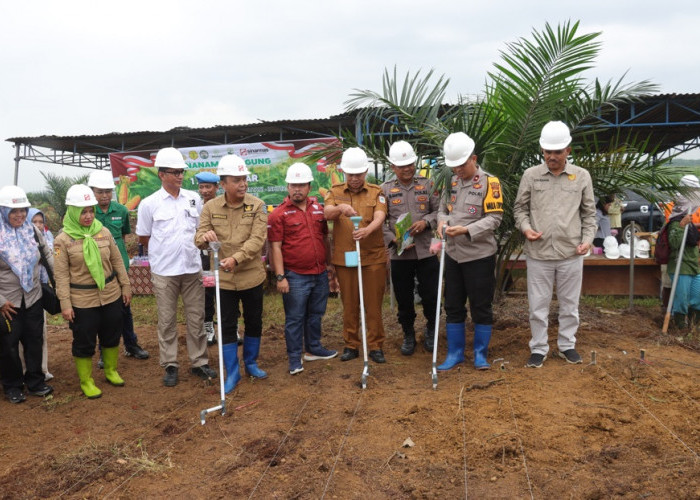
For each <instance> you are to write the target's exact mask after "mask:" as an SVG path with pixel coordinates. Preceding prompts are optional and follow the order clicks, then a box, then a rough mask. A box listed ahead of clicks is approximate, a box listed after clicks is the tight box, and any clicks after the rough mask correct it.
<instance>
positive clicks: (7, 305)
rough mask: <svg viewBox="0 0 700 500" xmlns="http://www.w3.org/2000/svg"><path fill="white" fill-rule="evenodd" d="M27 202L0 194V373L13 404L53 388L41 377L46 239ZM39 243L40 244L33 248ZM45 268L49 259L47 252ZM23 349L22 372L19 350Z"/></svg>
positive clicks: (14, 193)
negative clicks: (41, 275) (30, 215)
mask: <svg viewBox="0 0 700 500" xmlns="http://www.w3.org/2000/svg"><path fill="white" fill-rule="evenodd" d="M28 207H29V200H28V199H27V195H26V194H25V192H24V191H23V190H22V188H19V187H17V186H5V187H3V188H1V189H0V313H1V314H2V318H0V373H1V375H2V386H3V389H4V391H5V397H6V398H7V399H8V400H9V401H10V402H11V403H21V402H22V401H24V400H25V399H26V397H25V395H24V386H25V385H26V386H27V392H28V393H29V394H31V395H33V396H46V395H48V394H51V393H52V392H53V388H52V387H51V386H50V385H47V384H46V382H45V381H44V374H43V373H42V372H41V344H42V339H43V328H44V310H43V308H42V306H41V282H40V281H39V267H40V263H39V259H40V257H39V243H40V244H41V245H43V246H46V240H45V239H44V236H43V235H42V234H40V233H39V232H38V231H36V230H35V229H34V226H33V225H32V223H31V222H29V221H28V220H27V208H28ZM37 239H38V240H39V243H37ZM47 254H48V255H47V256H46V257H47V259H48V263H49V265H53V258H52V257H51V254H50V253H49V252H47ZM20 342H21V343H22V346H23V348H24V363H25V366H26V371H24V372H23V370H22V362H21V360H20V355H19V344H20Z"/></svg>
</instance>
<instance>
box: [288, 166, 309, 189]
mask: <svg viewBox="0 0 700 500" xmlns="http://www.w3.org/2000/svg"><path fill="white" fill-rule="evenodd" d="M313 180H314V176H313V174H312V173H311V169H310V168H309V166H308V165H306V164H305V163H293V164H292V165H290V166H289V168H288V169H287V177H286V178H285V179H284V182H286V183H287V184H305V183H307V182H313Z"/></svg>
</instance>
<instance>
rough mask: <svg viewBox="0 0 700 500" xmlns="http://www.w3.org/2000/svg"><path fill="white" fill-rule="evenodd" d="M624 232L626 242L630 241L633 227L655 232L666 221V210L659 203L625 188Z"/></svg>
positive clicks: (622, 237)
mask: <svg viewBox="0 0 700 500" xmlns="http://www.w3.org/2000/svg"><path fill="white" fill-rule="evenodd" d="M621 198H622V206H623V207H624V211H623V212H622V234H621V235H620V237H621V239H622V241H623V242H624V243H629V241H630V239H631V236H632V228H633V227H634V231H635V232H655V231H658V230H659V229H661V228H662V227H663V225H664V223H665V222H666V218H665V216H664V212H663V210H662V208H661V206H660V205H659V204H658V203H653V202H651V201H649V200H647V199H645V198H643V197H642V196H640V195H638V194H637V193H635V192H634V191H630V190H629V189H625V190H624V192H623V194H622V196H621Z"/></svg>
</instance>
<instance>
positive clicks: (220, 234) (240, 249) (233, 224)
mask: <svg viewBox="0 0 700 500" xmlns="http://www.w3.org/2000/svg"><path fill="white" fill-rule="evenodd" d="M216 173H217V175H218V176H219V177H221V187H222V188H223V189H224V194H223V195H221V196H217V197H216V198H214V199H213V200H211V201H208V202H207V203H206V204H205V205H204V208H203V209H202V215H201V216H200V222H199V228H198V229H197V234H196V235H195V244H196V245H197V246H198V247H199V248H202V249H204V248H208V247H209V242H210V241H219V242H221V249H220V250H219V266H220V268H221V269H220V270H221V271H222V272H221V273H220V274H219V276H220V284H221V286H220V292H221V296H220V300H221V310H220V311H219V314H220V320H221V342H222V344H223V354H224V364H225V366H226V382H225V384H224V386H225V387H224V390H225V392H227V393H228V392H231V391H232V390H233V388H234V387H235V386H236V384H237V383H238V381H239V380H240V378H241V375H240V372H239V368H238V316H239V309H238V307H239V303H243V322H244V325H245V338H244V340H243V364H244V365H245V371H246V373H247V374H248V375H250V376H251V377H254V378H266V377H267V373H265V372H264V371H263V370H261V369H260V368H258V363H257V360H258V354H259V353H260V337H261V335H262V309H263V283H264V281H265V276H266V274H265V267H264V266H263V263H262V250H263V246H264V245H265V238H266V237H267V207H266V206H265V203H263V201H262V200H261V199H259V198H256V197H255V196H253V195H251V194H249V193H247V190H248V177H247V176H248V175H250V172H249V171H248V167H247V166H246V164H245V162H244V161H243V159H242V158H240V157H238V156H236V155H226V156H224V157H223V158H221V160H220V161H219V166H218V168H217V170H216Z"/></svg>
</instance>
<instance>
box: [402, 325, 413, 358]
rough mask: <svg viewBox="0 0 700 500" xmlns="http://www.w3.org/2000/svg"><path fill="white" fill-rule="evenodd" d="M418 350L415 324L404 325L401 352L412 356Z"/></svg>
mask: <svg viewBox="0 0 700 500" xmlns="http://www.w3.org/2000/svg"><path fill="white" fill-rule="evenodd" d="M415 350H416V332H415V330H414V329H413V325H410V326H404V327H403V344H401V354H403V355H404V356H410V355H411V354H413V353H414V351H415Z"/></svg>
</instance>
